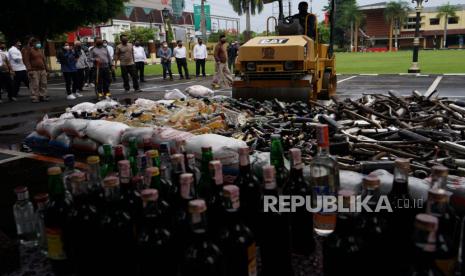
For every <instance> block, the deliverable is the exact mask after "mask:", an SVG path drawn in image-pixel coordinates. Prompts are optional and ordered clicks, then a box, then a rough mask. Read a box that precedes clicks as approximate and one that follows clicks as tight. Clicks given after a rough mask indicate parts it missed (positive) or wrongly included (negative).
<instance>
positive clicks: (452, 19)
mask: <svg viewBox="0 0 465 276" xmlns="http://www.w3.org/2000/svg"><path fill="white" fill-rule="evenodd" d="M447 23H449V24H457V23H459V18H458V17H457V16H456V17H449V20H448V21H447Z"/></svg>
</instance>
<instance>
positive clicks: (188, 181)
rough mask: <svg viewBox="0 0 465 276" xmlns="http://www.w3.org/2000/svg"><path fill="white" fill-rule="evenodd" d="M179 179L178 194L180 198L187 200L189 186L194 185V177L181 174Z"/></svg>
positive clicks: (189, 174)
mask: <svg viewBox="0 0 465 276" xmlns="http://www.w3.org/2000/svg"><path fill="white" fill-rule="evenodd" d="M179 178H180V179H179V186H180V189H179V192H180V194H181V197H182V198H184V199H188V198H189V197H190V190H191V185H192V183H194V175H193V174H191V173H183V174H181V176H180V177H179Z"/></svg>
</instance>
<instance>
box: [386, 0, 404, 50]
mask: <svg viewBox="0 0 465 276" xmlns="http://www.w3.org/2000/svg"><path fill="white" fill-rule="evenodd" d="M409 10H410V8H409V5H408V3H407V2H404V1H399V2H389V3H388V4H387V5H386V9H385V10H384V18H385V20H386V21H387V22H388V23H389V51H392V34H393V33H394V28H395V29H396V31H395V41H396V42H395V46H396V48H397V35H398V33H399V29H400V26H401V25H402V23H403V22H404V21H405V20H406V19H407V17H408V13H409Z"/></svg>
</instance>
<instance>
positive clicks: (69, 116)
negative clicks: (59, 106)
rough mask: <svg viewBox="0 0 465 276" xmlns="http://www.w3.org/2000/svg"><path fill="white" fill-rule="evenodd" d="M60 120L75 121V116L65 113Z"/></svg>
mask: <svg viewBox="0 0 465 276" xmlns="http://www.w3.org/2000/svg"><path fill="white" fill-rule="evenodd" d="M59 118H60V119H74V115H73V113H70V112H65V113H63V114H61V115H60V117H59Z"/></svg>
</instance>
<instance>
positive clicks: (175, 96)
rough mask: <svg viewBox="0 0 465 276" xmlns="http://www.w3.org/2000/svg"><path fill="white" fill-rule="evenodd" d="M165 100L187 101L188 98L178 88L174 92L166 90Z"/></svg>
mask: <svg viewBox="0 0 465 276" xmlns="http://www.w3.org/2000/svg"><path fill="white" fill-rule="evenodd" d="M163 98H164V99H165V100H181V99H182V100H185V99H187V96H186V95H184V93H182V92H181V91H180V90H179V89H177V88H176V89H173V90H165V96H164V97H163Z"/></svg>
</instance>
